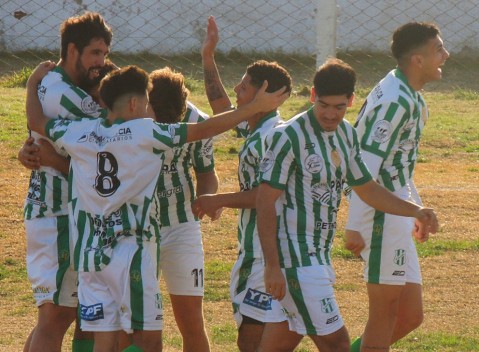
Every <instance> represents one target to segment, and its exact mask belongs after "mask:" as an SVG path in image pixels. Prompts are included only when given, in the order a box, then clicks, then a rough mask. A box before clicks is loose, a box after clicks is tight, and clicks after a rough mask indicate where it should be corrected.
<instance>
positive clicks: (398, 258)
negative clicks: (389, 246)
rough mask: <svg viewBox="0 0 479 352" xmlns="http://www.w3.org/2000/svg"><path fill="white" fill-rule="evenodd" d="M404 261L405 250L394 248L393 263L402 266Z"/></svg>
mask: <svg viewBox="0 0 479 352" xmlns="http://www.w3.org/2000/svg"><path fill="white" fill-rule="evenodd" d="M405 263H406V251H405V250H404V249H396V250H395V251H394V264H396V265H399V266H403V265H404V264H405Z"/></svg>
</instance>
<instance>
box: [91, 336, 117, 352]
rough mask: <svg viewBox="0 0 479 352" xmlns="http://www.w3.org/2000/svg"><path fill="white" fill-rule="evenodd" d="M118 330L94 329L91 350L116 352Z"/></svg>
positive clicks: (95, 351)
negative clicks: (93, 343)
mask: <svg viewBox="0 0 479 352" xmlns="http://www.w3.org/2000/svg"><path fill="white" fill-rule="evenodd" d="M118 333H119V331H96V332H94V333H93V338H94V340H95V345H94V348H93V352H117V350H118Z"/></svg>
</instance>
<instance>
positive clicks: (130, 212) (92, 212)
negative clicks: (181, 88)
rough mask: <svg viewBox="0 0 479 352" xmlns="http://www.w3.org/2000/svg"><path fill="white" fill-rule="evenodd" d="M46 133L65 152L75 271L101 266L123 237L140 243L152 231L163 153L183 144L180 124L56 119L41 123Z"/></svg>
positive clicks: (146, 120) (182, 130)
mask: <svg viewBox="0 0 479 352" xmlns="http://www.w3.org/2000/svg"><path fill="white" fill-rule="evenodd" d="M46 132H47V136H48V137H49V138H50V139H51V140H52V141H54V142H55V143H56V145H57V146H59V147H60V148H63V149H64V150H65V151H66V152H67V153H68V154H69V155H70V156H71V163H70V173H69V185H70V188H69V193H70V195H69V197H70V202H69V213H70V218H71V219H72V224H73V233H74V236H73V237H77V238H74V243H75V248H74V268H75V270H80V271H98V270H101V268H102V267H103V266H105V265H107V264H108V263H109V261H110V257H111V252H112V249H113V247H114V246H115V244H116V243H117V242H118V240H120V239H121V237H122V236H124V235H125V236H126V235H133V236H136V237H137V241H141V240H143V239H145V238H150V237H152V236H153V235H154V234H155V233H157V232H158V230H157V229H152V228H151V226H152V225H151V223H150V211H151V204H152V202H153V199H154V192H155V190H156V186H157V182H158V177H159V174H160V173H159V170H161V167H162V164H163V159H164V151H166V150H168V149H171V148H174V147H177V146H179V145H182V144H184V143H185V141H186V135H187V125H186V124H174V125H166V124H158V123H156V122H154V121H153V120H152V119H135V120H130V121H125V122H119V123H115V124H113V125H109V124H108V121H107V120H104V119H91V118H82V119H79V120H76V121H72V120H66V119H57V120H52V121H50V122H49V123H48V124H47V128H46Z"/></svg>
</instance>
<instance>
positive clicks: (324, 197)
mask: <svg viewBox="0 0 479 352" xmlns="http://www.w3.org/2000/svg"><path fill="white" fill-rule="evenodd" d="M311 195H312V197H313V199H314V200H315V201H316V202H320V203H321V204H325V205H329V204H330V203H333V205H334V204H336V202H337V201H338V193H337V191H335V190H334V189H333V188H331V187H329V186H328V185H326V184H324V183H315V184H314V185H312V186H311Z"/></svg>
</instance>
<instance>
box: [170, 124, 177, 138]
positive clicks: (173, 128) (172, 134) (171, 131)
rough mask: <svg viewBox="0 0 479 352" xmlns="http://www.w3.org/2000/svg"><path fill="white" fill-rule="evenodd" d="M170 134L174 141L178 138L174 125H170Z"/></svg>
mask: <svg viewBox="0 0 479 352" xmlns="http://www.w3.org/2000/svg"><path fill="white" fill-rule="evenodd" d="M168 133H169V134H170V137H171V139H172V140H173V139H174V138H175V136H176V128H175V126H174V125H168Z"/></svg>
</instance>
